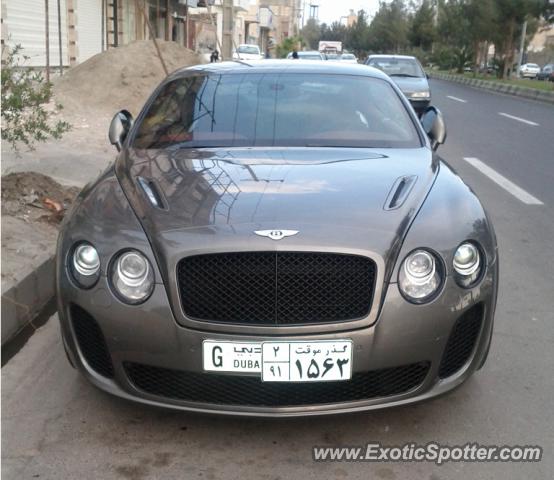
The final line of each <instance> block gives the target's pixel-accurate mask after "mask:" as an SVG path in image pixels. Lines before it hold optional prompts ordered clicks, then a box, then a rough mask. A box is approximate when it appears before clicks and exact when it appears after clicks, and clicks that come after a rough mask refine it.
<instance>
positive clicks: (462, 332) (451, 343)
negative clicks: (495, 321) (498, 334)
mask: <svg viewBox="0 0 554 480" xmlns="http://www.w3.org/2000/svg"><path fill="white" fill-rule="evenodd" d="M482 320H483V305H482V304H478V305H475V306H474V307H472V308H470V309H469V310H468V311H467V312H465V313H464V314H463V315H462V316H461V317H460V318H459V319H458V320H457V321H456V323H455V324H454V328H453V329H452V333H451V334H450V338H449V339H448V343H447V344H446V348H445V350H444V354H443V357H442V361H441V365H440V369H439V377H441V378H446V377H449V376H450V375H452V374H454V373H456V372H457V371H458V370H460V368H462V367H463V366H464V365H465V364H466V363H467V361H468V360H469V357H470V356H471V353H472V352H473V348H474V347H475V342H476V341H477V337H478V336H479V332H480V331H481V323H482Z"/></svg>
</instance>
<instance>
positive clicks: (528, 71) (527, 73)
mask: <svg viewBox="0 0 554 480" xmlns="http://www.w3.org/2000/svg"><path fill="white" fill-rule="evenodd" d="M540 71H541V67H539V66H538V65H537V64H536V63H525V64H523V65H522V66H521V67H519V76H520V77H522V78H536V77H537V75H538V74H539V72H540Z"/></svg>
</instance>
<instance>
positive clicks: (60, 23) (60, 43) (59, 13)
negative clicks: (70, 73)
mask: <svg viewBox="0 0 554 480" xmlns="http://www.w3.org/2000/svg"><path fill="white" fill-rule="evenodd" d="M60 4H61V0H58V51H59V54H60V75H63V56H62V53H63V49H62V11H61V5H60Z"/></svg>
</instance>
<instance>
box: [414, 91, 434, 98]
mask: <svg viewBox="0 0 554 480" xmlns="http://www.w3.org/2000/svg"><path fill="white" fill-rule="evenodd" d="M430 96H431V95H430V94H429V92H414V93H412V95H411V96H410V98H429V97H430Z"/></svg>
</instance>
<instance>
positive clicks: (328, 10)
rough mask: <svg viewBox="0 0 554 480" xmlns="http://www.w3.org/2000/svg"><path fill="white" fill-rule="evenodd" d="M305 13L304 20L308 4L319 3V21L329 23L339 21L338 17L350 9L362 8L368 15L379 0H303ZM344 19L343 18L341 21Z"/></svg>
mask: <svg viewBox="0 0 554 480" xmlns="http://www.w3.org/2000/svg"><path fill="white" fill-rule="evenodd" d="M305 3H306V14H305V17H304V18H305V20H307V19H308V18H309V12H310V8H309V4H310V3H314V4H319V21H320V22H321V23H323V22H325V23H327V24H331V23H332V22H335V21H339V19H340V17H342V16H346V15H348V14H349V12H350V9H352V10H354V11H355V12H358V10H361V9H364V10H365V11H366V12H368V13H369V15H370V16H373V14H374V13H375V12H376V11H377V9H378V8H379V0H365V1H362V0H319V1H318V0H305ZM344 21H345V19H343V22H344Z"/></svg>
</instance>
